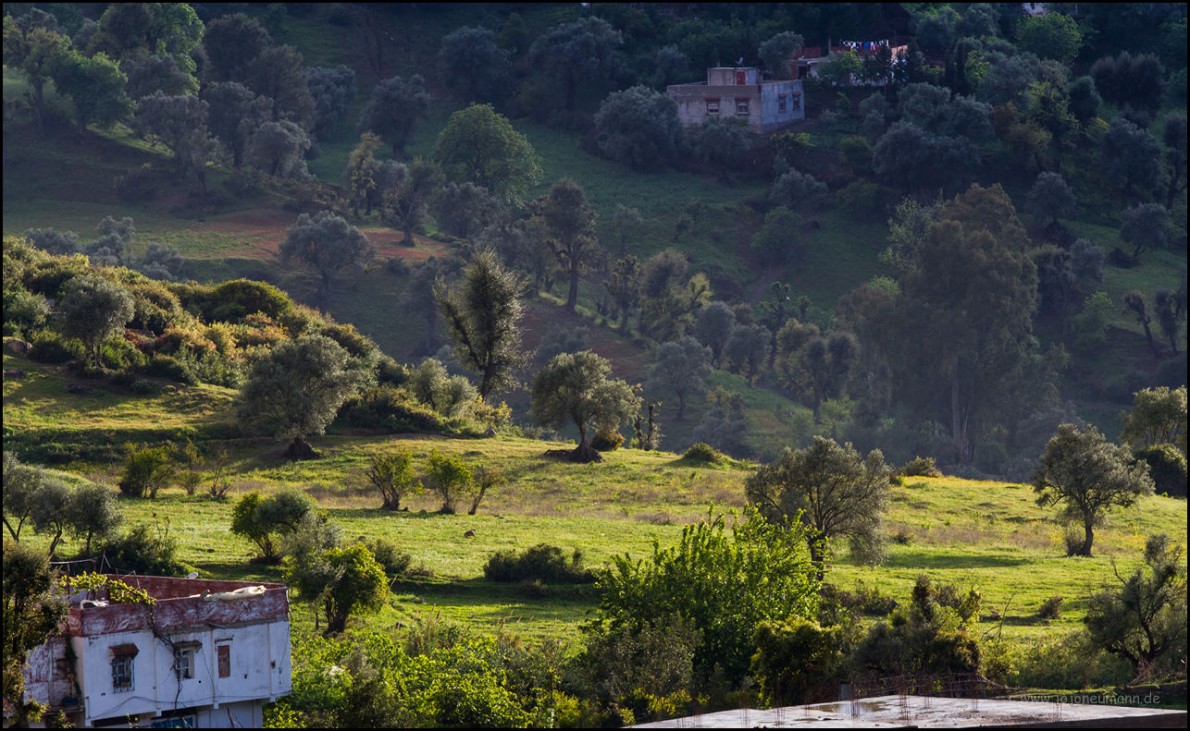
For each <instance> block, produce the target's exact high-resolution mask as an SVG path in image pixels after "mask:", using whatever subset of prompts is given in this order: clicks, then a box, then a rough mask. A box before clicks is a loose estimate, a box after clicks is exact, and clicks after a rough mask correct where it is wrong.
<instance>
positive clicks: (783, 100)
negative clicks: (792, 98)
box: [777, 94, 789, 113]
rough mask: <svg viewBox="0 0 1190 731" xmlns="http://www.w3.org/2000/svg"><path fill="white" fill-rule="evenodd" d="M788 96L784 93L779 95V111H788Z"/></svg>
mask: <svg viewBox="0 0 1190 731" xmlns="http://www.w3.org/2000/svg"><path fill="white" fill-rule="evenodd" d="M788 101H789V100H788V98H787V97H786V96H785V95H784V94H778V95H777V111H778V112H781V113H784V112H786V111H788V106H787V105H788Z"/></svg>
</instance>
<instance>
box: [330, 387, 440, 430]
mask: <svg viewBox="0 0 1190 731" xmlns="http://www.w3.org/2000/svg"><path fill="white" fill-rule="evenodd" d="M339 413H340V414H341V417H340V418H342V419H343V421H344V422H346V423H347V424H350V425H351V426H357V427H363V428H365V429H385V430H387V431H389V432H390V433H393V434H409V433H417V432H447V431H449V426H448V425H447V423H446V421H445V420H444V419H443V418H442V416H441V415H439V414H438V413H436V412H435V411H434V410H433V409H431V408H430V407H428V406H424V405H422V404H420V403H418V402H417V401H416V400H415V399H414V398H413V397H412V396H410V395H409V392H408V391H406V390H405V389H403V388H396V387H394V386H390V385H380V386H377V387H376V388H372V389H369V390H367V391H364V392H363V393H361V394H359V395H358V396H353V397H352V398H350V399H348V400H347V402H346V403H345V404H343V408H342V409H341V410H340V412H339Z"/></svg>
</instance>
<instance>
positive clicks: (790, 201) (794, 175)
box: [769, 168, 827, 210]
mask: <svg viewBox="0 0 1190 731" xmlns="http://www.w3.org/2000/svg"><path fill="white" fill-rule="evenodd" d="M826 193H827V188H826V183H823V182H821V181H819V180H817V179H816V178H815V177H814V176H813V175H810V174H809V173H803V172H801V171H800V170H795V169H793V168H790V169H789V170H786V171H785V172H784V173H782V174H781V176H780V177H778V178H777V179H776V180H775V181H773V185H772V187H771V188H770V189H769V201H770V202H771V203H773V204H774V205H779V206H788V207H789V208H790V209H791V210H797V209H799V208H805V207H808V206H811V205H813V204H814V203H815V202H817V201H818V200H820V199H821V198H823V197H825V196H826Z"/></svg>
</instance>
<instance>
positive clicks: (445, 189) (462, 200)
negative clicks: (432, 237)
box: [430, 166, 504, 242]
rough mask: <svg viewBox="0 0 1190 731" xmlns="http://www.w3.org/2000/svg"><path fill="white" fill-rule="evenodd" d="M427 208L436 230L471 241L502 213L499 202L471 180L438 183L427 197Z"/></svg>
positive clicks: (495, 221)
mask: <svg viewBox="0 0 1190 731" xmlns="http://www.w3.org/2000/svg"><path fill="white" fill-rule="evenodd" d="M435 167H436V166H435ZM430 210H431V211H432V212H433V216H434V221H435V222H437V224H438V228H439V230H441V231H445V232H446V233H448V234H450V235H452V236H457V237H458V238H460V239H463V240H464V241H472V242H474V241H476V240H478V238H479V235H480V234H482V233H483V232H484V231H485V230H487V229H488V227H489V226H491V225H493V224H495V223H497V221H498V220H499V219H500V218H501V215H502V214H503V213H504V211H503V209H502V207H501V205H500V202H499V201H498V200H496V199H495V198H494V197H493V196H492V194H491V193H489V192H488V191H487V190H486V189H484V188H481V187H480V186H478V185H476V184H475V183H461V184H460V183H447V184H446V185H441V186H439V187H438V190H437V191H435V193H434V194H433V195H432V196H431V198H430Z"/></svg>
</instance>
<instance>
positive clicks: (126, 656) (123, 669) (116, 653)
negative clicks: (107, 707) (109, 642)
mask: <svg viewBox="0 0 1190 731" xmlns="http://www.w3.org/2000/svg"><path fill="white" fill-rule="evenodd" d="M137 652H138V649H137V647H136V645H116V646H115V647H113V648H112V690H113V691H114V692H116V693H125V692H128V691H130V690H133V687H132V663H133V661H134V660H135V658H136V654H137Z"/></svg>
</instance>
